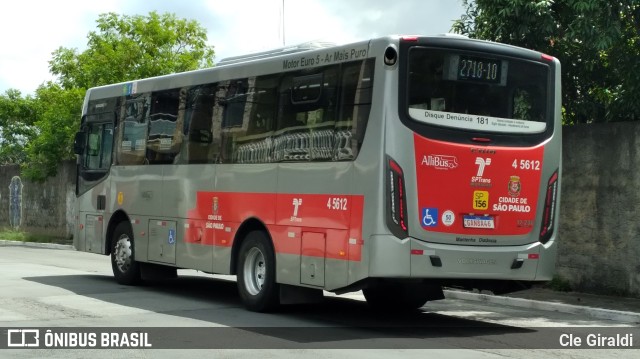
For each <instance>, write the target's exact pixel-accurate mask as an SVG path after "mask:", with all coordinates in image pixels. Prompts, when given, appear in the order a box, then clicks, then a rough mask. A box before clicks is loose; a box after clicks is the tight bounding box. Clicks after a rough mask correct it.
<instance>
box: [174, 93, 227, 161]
mask: <svg viewBox="0 0 640 359" xmlns="http://www.w3.org/2000/svg"><path fill="white" fill-rule="evenodd" d="M217 89H218V86H217V84H206V85H200V86H195V87H192V88H191V89H189V91H187V99H186V108H185V111H184V123H183V132H184V137H185V139H184V143H183V146H182V152H181V154H180V159H179V161H176V162H177V163H214V162H216V160H215V158H214V157H216V156H217V153H218V152H219V145H220V141H219V136H218V140H215V139H214V135H213V131H212V128H213V127H212V126H213V124H214V116H213V113H214V111H213V109H214V106H215V105H216V91H217Z"/></svg>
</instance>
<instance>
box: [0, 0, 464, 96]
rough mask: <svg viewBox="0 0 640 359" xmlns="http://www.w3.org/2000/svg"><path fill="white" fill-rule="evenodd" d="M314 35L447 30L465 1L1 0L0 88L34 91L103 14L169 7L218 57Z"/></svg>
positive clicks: (336, 37) (337, 38) (342, 39)
mask: <svg viewBox="0 0 640 359" xmlns="http://www.w3.org/2000/svg"><path fill="white" fill-rule="evenodd" d="M283 1H284V17H285V21H284V30H285V32H284V41H285V44H286V45H294V44H298V43H302V42H306V41H311V40H319V39H322V40H329V41H333V42H338V43H346V42H351V41H355V40H361V39H366V38H371V37H376V36H382V35H389V34H424V35H433V34H440V33H446V32H449V30H450V29H451V25H452V23H453V20H455V19H458V18H459V17H460V15H461V14H462V13H463V8H462V1H461V0H224V1H222V0H153V1H150V0H98V1H93V0H91V1H89V0H85V1H82V0H55V1H48V0H37V1H36V0H18V1H3V2H2V3H0V34H2V35H0V39H1V40H2V41H0V93H4V92H5V91H6V90H8V89H10V88H15V89H18V90H20V91H22V93H23V94H32V93H33V92H34V91H35V89H36V88H37V87H38V86H39V85H40V84H41V83H43V82H44V81H47V80H51V79H53V77H52V76H51V74H50V73H49V63H48V61H49V60H50V59H51V53H52V52H53V51H54V50H56V49H57V48H58V47H60V46H63V47H67V48H77V49H78V50H79V51H83V50H84V49H85V48H86V42H87V34H88V33H89V31H92V30H95V21H96V19H97V18H98V14H101V13H104V12H115V13H118V14H127V15H146V14H148V13H149V12H150V11H154V10H155V11H157V12H159V13H163V12H171V13H175V14H176V15H177V16H178V17H180V18H186V19H193V20H196V21H198V22H199V23H200V24H201V25H202V26H204V27H205V28H206V29H207V32H208V42H209V44H210V45H213V46H214V47H215V52H216V58H215V61H216V62H217V61H219V60H221V59H223V58H225V57H229V56H236V55H242V54H246V53H251V52H255V51H263V50H267V49H271V48H275V47H281V46H282V44H283V36H282V22H281V19H282V7H283Z"/></svg>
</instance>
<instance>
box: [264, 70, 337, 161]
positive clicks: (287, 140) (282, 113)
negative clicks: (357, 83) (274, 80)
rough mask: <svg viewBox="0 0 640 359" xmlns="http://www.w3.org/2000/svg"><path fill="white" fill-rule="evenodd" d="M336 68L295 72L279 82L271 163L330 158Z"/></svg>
mask: <svg viewBox="0 0 640 359" xmlns="http://www.w3.org/2000/svg"><path fill="white" fill-rule="evenodd" d="M338 69H339V66H338V65H333V66H327V67H324V68H322V69H320V70H321V72H316V73H315V74H309V73H308V72H307V73H305V72H296V73H292V74H290V75H288V76H286V77H285V79H284V80H283V81H282V84H281V86H280V102H279V106H278V125H277V129H276V135H275V136H274V153H273V161H274V162H279V161H309V160H311V161H318V160H330V159H331V148H332V147H333V138H334V127H335V122H336V120H337V119H336V105H337V99H336V98H337V93H338V91H337V87H338V86H337V82H338ZM314 71H318V70H314Z"/></svg>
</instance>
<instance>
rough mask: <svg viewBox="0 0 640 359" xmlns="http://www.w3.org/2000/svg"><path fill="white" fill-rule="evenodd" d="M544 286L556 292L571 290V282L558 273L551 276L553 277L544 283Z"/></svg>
mask: <svg viewBox="0 0 640 359" xmlns="http://www.w3.org/2000/svg"><path fill="white" fill-rule="evenodd" d="M545 288H547V289H551V290H555V291H558V292H571V291H572V290H573V288H571V283H569V281H568V280H566V279H564V278H562V277H561V276H559V275H555V276H553V279H551V281H549V282H548V283H547V284H545Z"/></svg>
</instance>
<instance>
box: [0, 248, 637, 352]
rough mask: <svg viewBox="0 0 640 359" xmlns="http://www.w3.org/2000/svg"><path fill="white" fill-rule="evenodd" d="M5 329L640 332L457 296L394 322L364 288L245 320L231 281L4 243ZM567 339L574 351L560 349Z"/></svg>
mask: <svg viewBox="0 0 640 359" xmlns="http://www.w3.org/2000/svg"><path fill="white" fill-rule="evenodd" d="M0 328H1V329H2V330H3V332H5V333H4V336H0V338H2V340H7V339H6V338H7V337H6V332H7V331H8V330H9V328H11V330H13V329H16V328H17V329H25V328H39V329H40V330H42V331H44V330H46V329H51V330H53V332H56V331H61V332H64V331H67V332H82V331H84V332H92V331H96V332H97V331H100V332H117V333H120V335H122V333H124V332H127V331H133V330H140V328H142V329H143V330H145V331H148V337H149V341H150V343H151V344H152V347H151V348H142V349H139V348H136V349H37V350H36V349H6V344H7V343H0V348H3V347H4V348H5V349H0V357H1V358H31V357H48V358H49V357H54V358H86V357H92V358H120V357H123V358H124V357H126V358H189V357H196V356H203V355H208V356H211V355H213V357H224V358H235V357H256V356H260V357H266V358H280V357H301V356H302V357H309V358H334V357H335V358H343V357H352V358H389V357H416V358H425V357H426V356H434V355H435V356H436V357H460V358H478V357H479V358H504V357H516V358H525V357H526V358H547V357H550V356H552V357H560V358H601V357H611V356H614V355H615V356H616V357H617V358H632V357H633V358H636V357H638V354H639V351H638V350H637V349H619V348H615V349H606V350H601V349H582V348H586V347H588V345H585V344H586V339H587V336H589V335H591V336H592V337H596V336H597V335H600V337H602V336H607V337H608V336H614V335H616V334H618V335H626V334H632V335H633V336H634V337H635V338H633V340H634V341H633V345H634V348H640V332H639V331H638V327H632V326H629V325H625V324H623V323H619V322H614V321H608V320H598V319H593V318H592V317H587V316H585V315H580V314H567V313H559V312H552V311H542V310H535V309H526V308H518V307H510V306H505V305H495V304H491V303H481V302H474V301H466V300H459V299H447V300H443V301H436V302H430V303H427V305H426V306H425V307H424V308H422V310H421V312H417V313H411V314H408V315H391V314H383V313H377V312H374V311H371V310H369V308H368V307H367V305H366V303H365V302H364V301H363V298H362V296H361V295H360V294H359V293H355V294H349V295H343V296H334V295H330V294H327V295H326V298H325V302H324V303H322V304H315V305H296V306H287V307H284V308H283V309H282V310H280V311H279V312H277V313H274V314H260V313H252V312H248V311H246V310H245V309H244V308H243V307H242V305H241V303H240V299H239V297H238V294H237V291H236V287H235V282H234V281H233V278H232V277H223V276H215V277H214V276H210V275H205V274H202V273H198V272H195V271H187V270H185V271H179V278H178V279H176V280H171V281H162V282H154V283H148V284H145V285H143V286H139V287H127V286H122V285H119V284H117V283H116V282H115V281H114V280H113V278H112V274H111V267H110V264H109V260H108V257H105V256H100V255H96V254H89V253H80V252H75V251H71V250H57V249H47V248H31V247H18V246H12V245H10V244H0ZM563 334H564V337H563V338H564V342H565V344H566V343H568V342H571V343H573V344H574V348H571V349H560V348H559V347H560V345H559V342H560V338H561V336H563ZM570 334H571V336H569V335H570ZM96 335H98V338H99V336H100V335H101V333H98V334H96ZM43 337H44V334H42V335H41V336H40V339H43ZM576 337H577V338H580V339H581V340H582V343H581V345H580V349H575V348H576V347H577V346H576V345H575V338H576ZM98 341H99V340H98ZM159 348H175V349H159ZM190 348H203V349H190ZM204 348H206V349H204ZM177 349H179V350H177Z"/></svg>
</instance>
